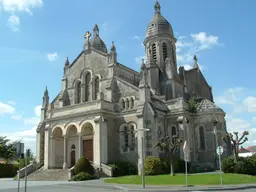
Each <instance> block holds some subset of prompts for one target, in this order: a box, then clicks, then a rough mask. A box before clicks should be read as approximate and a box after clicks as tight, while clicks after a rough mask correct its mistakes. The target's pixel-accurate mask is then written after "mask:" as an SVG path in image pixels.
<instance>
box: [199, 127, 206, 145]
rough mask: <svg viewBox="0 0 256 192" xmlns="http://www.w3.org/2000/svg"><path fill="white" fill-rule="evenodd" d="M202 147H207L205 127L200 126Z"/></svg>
mask: <svg viewBox="0 0 256 192" xmlns="http://www.w3.org/2000/svg"><path fill="white" fill-rule="evenodd" d="M199 137H200V149H205V136H204V127H202V126H201V127H199Z"/></svg>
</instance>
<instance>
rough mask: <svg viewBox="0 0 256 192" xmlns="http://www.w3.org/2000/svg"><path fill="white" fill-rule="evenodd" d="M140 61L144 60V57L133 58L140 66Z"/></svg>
mask: <svg viewBox="0 0 256 192" xmlns="http://www.w3.org/2000/svg"><path fill="white" fill-rule="evenodd" d="M142 59H146V56H139V57H136V58H135V61H136V63H138V64H141V62H142Z"/></svg>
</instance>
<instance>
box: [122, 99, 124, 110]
mask: <svg viewBox="0 0 256 192" xmlns="http://www.w3.org/2000/svg"><path fill="white" fill-rule="evenodd" d="M122 105H123V109H125V101H124V100H123V99H122Z"/></svg>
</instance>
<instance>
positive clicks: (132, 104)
mask: <svg viewBox="0 0 256 192" xmlns="http://www.w3.org/2000/svg"><path fill="white" fill-rule="evenodd" d="M130 107H131V109H132V108H133V107H134V99H133V98H132V97H131V104H130Z"/></svg>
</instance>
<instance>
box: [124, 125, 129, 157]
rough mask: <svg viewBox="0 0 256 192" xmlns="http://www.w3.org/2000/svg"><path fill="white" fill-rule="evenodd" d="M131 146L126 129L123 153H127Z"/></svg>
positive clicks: (125, 128) (126, 129)
mask: <svg viewBox="0 0 256 192" xmlns="http://www.w3.org/2000/svg"><path fill="white" fill-rule="evenodd" d="M128 146H129V135H128V128H127V127H124V148H123V151H124V152H127V151H128Z"/></svg>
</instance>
